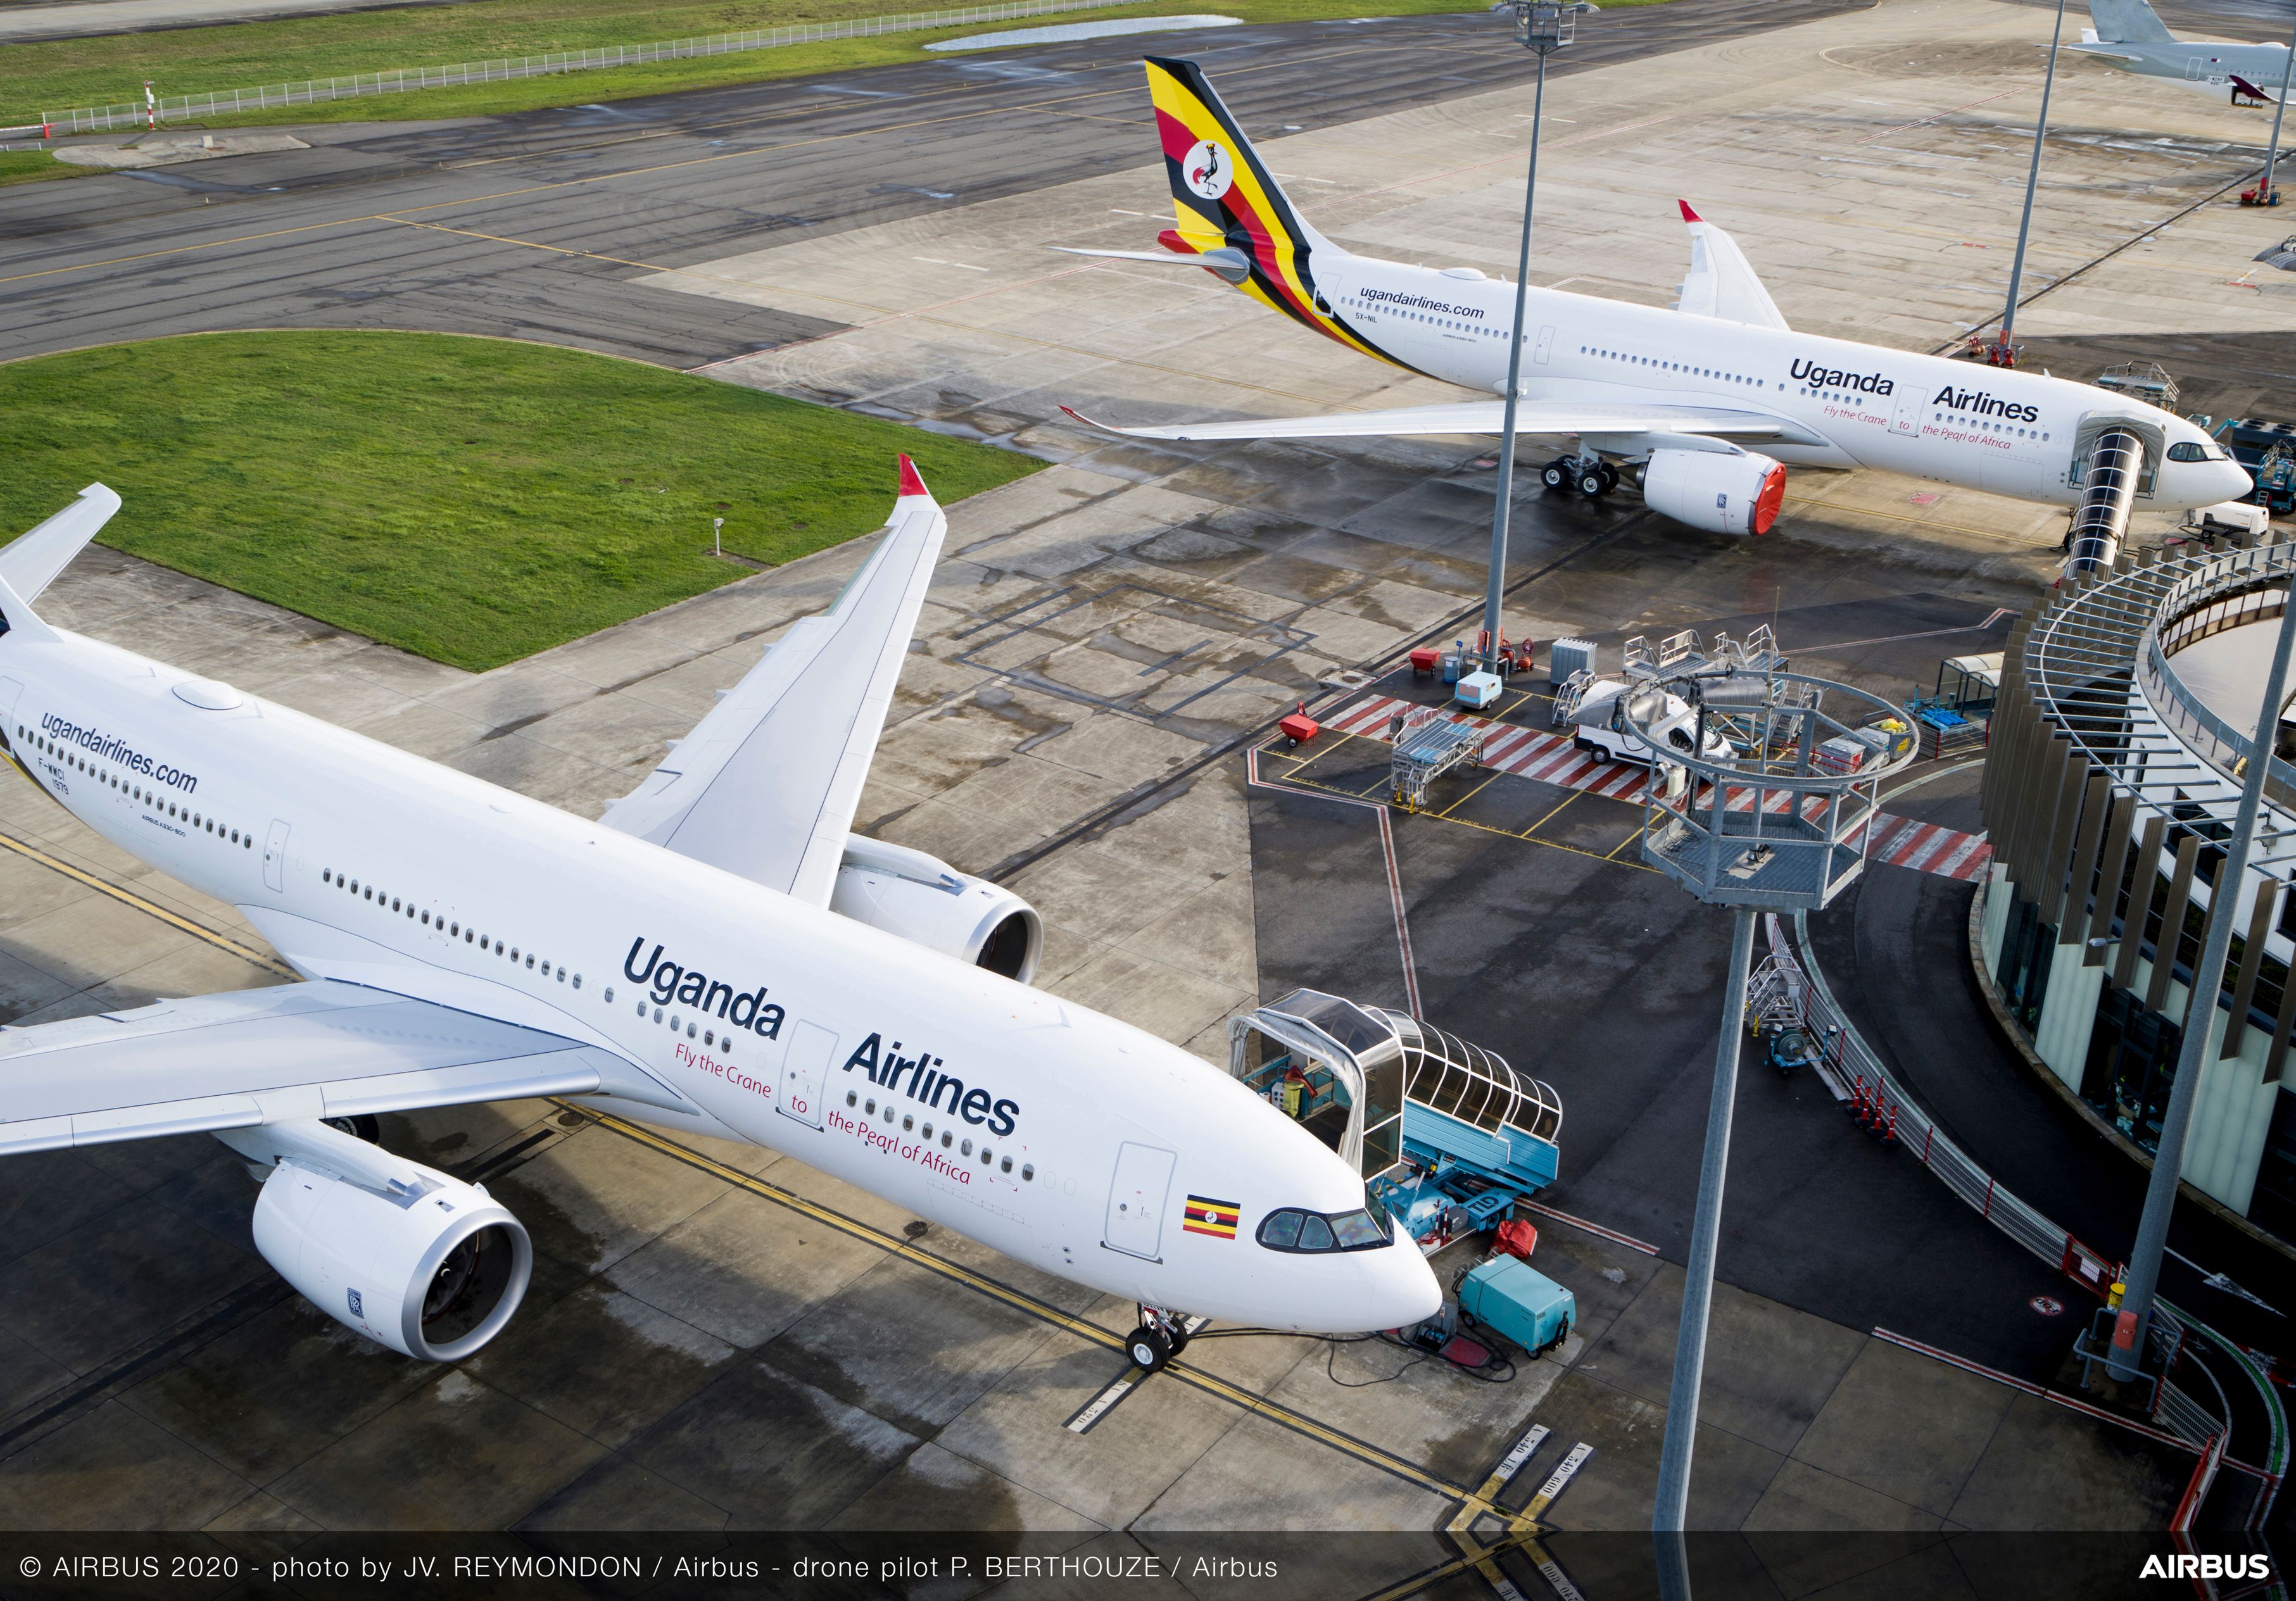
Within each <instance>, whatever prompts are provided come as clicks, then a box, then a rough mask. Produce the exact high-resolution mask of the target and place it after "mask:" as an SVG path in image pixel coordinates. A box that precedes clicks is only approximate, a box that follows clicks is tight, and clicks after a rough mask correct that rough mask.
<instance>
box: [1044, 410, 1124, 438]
mask: <svg viewBox="0 0 2296 1601" xmlns="http://www.w3.org/2000/svg"><path fill="white" fill-rule="evenodd" d="M1061 410H1062V411H1063V412H1066V413H1068V414H1069V415H1070V416H1071V417H1073V418H1075V419H1076V420H1077V421H1078V422H1081V423H1083V424H1084V425H1085V427H1087V428H1088V429H1093V430H1094V431H1095V433H1103V434H1129V433H1130V432H1131V431H1132V430H1131V429H1122V428H1112V427H1111V426H1110V425H1109V424H1107V423H1105V422H1095V421H1093V420H1092V419H1091V418H1089V417H1087V416H1086V415H1085V414H1084V413H1082V412H1079V411H1078V410H1077V409H1076V407H1074V406H1072V405H1064V406H1062V408H1061Z"/></svg>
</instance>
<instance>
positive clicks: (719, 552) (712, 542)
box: [709, 517, 726, 561]
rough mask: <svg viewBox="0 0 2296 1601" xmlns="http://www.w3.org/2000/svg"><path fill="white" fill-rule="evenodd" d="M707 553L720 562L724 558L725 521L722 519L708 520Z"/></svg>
mask: <svg viewBox="0 0 2296 1601" xmlns="http://www.w3.org/2000/svg"><path fill="white" fill-rule="evenodd" d="M709 553H710V554H711V555H713V556H715V557H717V559H718V560H721V561H722V560H725V558H726V519H724V518H722V517H713V518H711V519H709Z"/></svg>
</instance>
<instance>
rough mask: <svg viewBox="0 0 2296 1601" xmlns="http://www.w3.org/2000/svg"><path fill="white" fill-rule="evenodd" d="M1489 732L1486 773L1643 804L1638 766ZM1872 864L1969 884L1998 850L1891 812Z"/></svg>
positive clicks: (1510, 729) (1373, 726) (1332, 726)
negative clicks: (1503, 773) (1883, 863)
mask: <svg viewBox="0 0 2296 1601" xmlns="http://www.w3.org/2000/svg"><path fill="white" fill-rule="evenodd" d="M1421 709H1423V708H1422V707H1419V706H1418V705H1417V704H1416V703H1415V702H1413V701H1408V700H1398V699H1395V698H1392V697H1391V696H1387V695H1374V696H1372V697H1370V698H1367V699H1365V700H1364V701H1362V702H1361V703H1359V704H1358V705H1356V706H1352V707H1349V708H1348V709H1347V710H1345V711H1343V712H1341V713H1338V714H1337V715H1333V716H1330V717H1326V718H1324V728H1325V730H1327V731H1331V732H1333V733H1344V734H1354V735H1356V736H1357V737H1358V738H1361V739H1381V740H1384V739H1386V738H1387V726H1388V723H1389V722H1390V719H1392V718H1393V717H1394V715H1395V714H1396V713H1397V712H1398V711H1401V712H1412V711H1418V710H1421ZM1437 715H1439V716H1444V717H1449V718H1450V719H1452V720H1453V721H1454V722H1458V723H1472V722H1475V721H1478V719H1475V718H1471V717H1466V716H1463V715H1460V714H1458V713H1456V712H1451V711H1439V712H1438V713H1437ZM1490 726H1491V733H1490V736H1489V738H1488V739H1486V740H1485V741H1484V743H1483V765H1484V766H1486V767H1488V768H1491V769H1493V770H1495V771H1497V772H1510V773H1513V774H1514V775H1515V776H1516V777H1517V778H1526V779H1536V780H1538V781H1539V782H1540V783H1542V784H1555V785H1559V786H1561V787H1562V788H1566V789H1583V790H1585V791H1587V793H1588V794H1590V795H1599V796H1603V797H1604V798H1605V799H1607V800H1619V801H1631V802H1635V803H1636V804H1639V803H1640V802H1641V801H1642V800H1643V798H1644V785H1643V780H1644V777H1645V776H1646V774H1645V772H1644V769H1643V768H1641V767H1638V766H1636V765H1635V764H1633V763H1631V762H1595V761H1591V760H1589V759H1588V758H1587V756H1586V755H1585V754H1584V753H1583V752H1581V751H1580V750H1579V747H1577V746H1575V745H1573V744H1572V743H1571V742H1570V740H1569V739H1566V738H1565V737H1564V736H1562V735H1561V734H1557V733H1549V732H1547V731H1545V730H1543V729H1536V728H1526V727H1524V726H1522V725H1521V723H1494V724H1491V725H1490ZM1784 800H1785V796H1784V795H1776V796H1773V797H1772V803H1773V804H1774V805H1784ZM1752 804H1753V794H1752V792H1751V790H1749V791H1747V792H1746V793H1744V794H1743V795H1740V796H1736V797H1735V798H1734V799H1733V800H1732V801H1731V803H1730V805H1731V809H1732V810H1734V811H1740V810H1743V809H1744V808H1745V807H1747V806H1749V805H1752ZM1866 857H1867V860H1869V861H1873V862H1888V863H1889V864H1890V866H1892V867H1909V868H1912V869H1913V870H1915V872H1923V873H1935V874H1937V875H1939V877H1940V878H1959V879H1963V880H1964V881H1967V880H1973V879H1975V878H1979V877H1980V876H1981V875H1982V874H1983V873H1984V871H1985V866H1986V863H1988V862H1990V861H1992V860H1993V848H1992V846H1990V845H1988V844H1987V843H1986V842H1985V840H1984V839H1983V838H1982V837H1980V836H1978V835H1975V834H1964V833H1962V832H1961V831H1960V830H1958V829H1947V828H1940V827H1939V826H1938V825H1937V824H1936V823H1928V822H1915V821H1914V820H1913V819H1911V818H1909V817H1895V816H1892V815H1890V813H1886V812H1884V813H1880V814H1878V815H1877V816H1876V817H1875V819H1874V834H1873V838H1872V840H1871V841H1870V843H1869V844H1868V845H1867V847H1866Z"/></svg>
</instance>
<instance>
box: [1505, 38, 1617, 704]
mask: <svg viewBox="0 0 2296 1601" xmlns="http://www.w3.org/2000/svg"><path fill="white" fill-rule="evenodd" d="M1594 9H1595V7H1594V6H1592V5H1590V4H1587V0H1514V6H1513V10H1514V37H1515V43H1517V44H1518V45H1521V46H1522V47H1523V48H1524V49H1525V50H1528V51H1529V52H1531V53H1533V54H1534V55H1536V56H1538V91H1537V93H1536V94H1534V95H1533V96H1532V99H1531V102H1530V176H1529V177H1528V178H1526V179H1525V180H1524V182H1523V190H1522V249H1521V252H1520V254H1518V255H1517V257H1516V258H1515V270H1514V324H1513V328H1512V329H1511V330H1510V334H1511V337H1512V340H1513V342H1512V343H1511V344H1510V345H1509V346H1508V347H1507V383H1506V409H1505V417H1504V420H1503V421H1501V423H1500V426H1499V476H1498V497H1497V498H1498V504H1497V507H1496V508H1494V510H1493V511H1492V512H1491V572H1490V577H1489V580H1488V583H1487V584H1486V585H1485V588H1484V591H1483V650H1482V658H1483V670H1484V671H1485V672H1488V673H1496V672H1497V671H1498V665H1499V600H1500V597H1501V595H1502V594H1503V593H1504V592H1505V589H1506V552H1507V512H1508V511H1509V509H1510V507H1511V506H1512V503H1513V499H1514V417H1515V402H1516V400H1517V399H1518V398H1519V397H1520V396H1521V393H1522V346H1523V327H1522V325H1523V320H1524V317H1525V314H1526V312H1527V309H1528V306H1529V285H1530V214H1531V205H1532V202H1533V201H1534V200H1536V199H1537V198H1538V128H1539V124H1540V123H1541V122H1542V121H1544V120H1545V118H1546V58H1547V57H1548V56H1550V55H1553V54H1554V53H1555V52H1556V51H1558V50H1560V49H1562V47H1563V46H1564V45H1568V44H1569V43H1570V38H1571V35H1572V33H1573V32H1574V30H1575V29H1576V28H1577V26H1578V20H1579V12H1587V11H1593V10H1594Z"/></svg>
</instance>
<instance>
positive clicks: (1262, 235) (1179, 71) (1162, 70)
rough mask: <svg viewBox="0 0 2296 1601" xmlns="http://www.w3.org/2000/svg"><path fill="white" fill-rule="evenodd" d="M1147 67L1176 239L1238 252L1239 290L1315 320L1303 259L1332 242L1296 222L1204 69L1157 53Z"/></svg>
mask: <svg viewBox="0 0 2296 1601" xmlns="http://www.w3.org/2000/svg"><path fill="white" fill-rule="evenodd" d="M1147 67H1148V94H1149V98H1150V99H1151V100H1152V102H1154V104H1155V107H1156V135H1157V138H1158V139H1159V141H1160V143H1162V145H1163V147H1164V172H1165V176H1166V177H1167V178H1168V179H1169V182H1170V184H1171V186H1172V211H1173V215H1174V216H1175V217H1177V220H1178V223H1179V227H1178V228H1177V230H1176V233H1177V242H1178V243H1179V244H1180V245H1182V246H1185V248H1187V249H1193V250H1195V251H1196V252H1198V253H1200V254H1201V253H1209V252H1211V251H1216V250H1221V249H1226V250H1232V251H1235V252H1238V253H1240V254H1242V256H1243V257H1246V258H1247V259H1248V260H1249V261H1250V264H1251V272H1250V274H1249V275H1248V278H1247V281H1246V282H1243V283H1242V284H1239V285H1238V287H1239V288H1242V289H1243V290H1245V291H1246V292H1247V293H1251V294H1254V295H1256V296H1257V297H1258V298H1261V299H1264V300H1267V301H1268V302H1269V303H1270V304H1271V305H1274V306H1275V307H1276V308H1277V309H1278V310H1280V311H1283V312H1285V313H1287V314H1291V315H1292V316H1294V317H1297V318H1299V319H1300V321H1302V322H1306V323H1310V324H1314V323H1316V322H1318V321H1319V319H1318V318H1317V316H1316V314H1315V312H1314V311H1313V310H1312V309H1311V308H1312V307H1313V306H1314V302H1315V298H1316V282H1315V274H1314V273H1313V271H1312V270H1311V268H1310V267H1309V265H1308V257H1309V255H1310V253H1311V252H1313V251H1315V250H1316V249H1324V250H1330V249H1333V246H1332V244H1331V242H1330V241H1328V240H1326V239H1324V236H1323V235H1322V234H1320V233H1316V231H1315V229H1313V228H1311V227H1309V226H1308V224H1307V223H1306V222H1305V221H1304V220H1302V219H1301V217H1300V214H1299V212H1298V210H1297V209H1296V208H1294V207H1293V206H1292V200H1291V197H1290V196H1288V195H1286V194H1285V193H1284V192H1283V189H1282V187H1281V186H1279V185H1278V184H1276V182H1275V176H1274V175H1273V174H1271V173H1270V172H1269V171H1268V170H1267V166H1266V165H1265V164H1264V163H1263V162H1261V160H1260V159H1259V152H1258V151H1255V150H1253V149H1252V148H1251V140H1249V139H1247V138H1245V137H1244V135H1243V129H1242V127H1239V126H1237V123H1236V120H1235V118H1234V117H1232V116H1230V115H1229V114H1228V109H1227V108H1226V106H1224V105H1222V104H1221V103H1220V97H1219V96H1218V94H1215V93H1213V91H1212V86H1211V81H1210V79H1209V78H1205V76H1204V73H1203V69H1201V67H1199V66H1197V65H1196V64H1195V62H1193V61H1178V60H1172V59H1168V58H1165V57H1160V56H1150V57H1148V58H1147ZM1167 242H1168V243H1170V242H1172V241H1170V240H1169V239H1168V241H1167Z"/></svg>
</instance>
